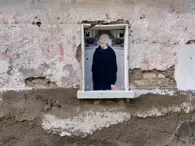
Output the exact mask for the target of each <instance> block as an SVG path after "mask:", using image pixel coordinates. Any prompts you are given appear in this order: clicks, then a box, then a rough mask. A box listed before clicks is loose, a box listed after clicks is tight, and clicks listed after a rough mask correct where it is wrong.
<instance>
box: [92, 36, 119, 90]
mask: <svg viewBox="0 0 195 146" xmlns="http://www.w3.org/2000/svg"><path fill="white" fill-rule="evenodd" d="M110 42H111V40H110V38H109V36H108V35H107V34H103V35H101V36H100V39H99V47H98V48H96V50H95V52H94V54H93V63H92V80H93V90H116V87H115V83H116V80H117V61H116V54H115V52H114V50H113V49H112V48H111V47H110V44H111V43H110Z"/></svg>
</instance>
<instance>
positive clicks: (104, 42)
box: [99, 41, 108, 49]
mask: <svg viewBox="0 0 195 146" xmlns="http://www.w3.org/2000/svg"><path fill="white" fill-rule="evenodd" d="M99 43H100V47H101V48H103V49H106V48H107V47H108V46H107V43H106V41H100V42H99Z"/></svg>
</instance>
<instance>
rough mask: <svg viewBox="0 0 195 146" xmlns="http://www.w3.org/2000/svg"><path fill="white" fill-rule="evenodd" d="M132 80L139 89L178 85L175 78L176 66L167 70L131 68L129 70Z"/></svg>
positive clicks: (168, 87) (133, 84)
mask: <svg viewBox="0 0 195 146" xmlns="http://www.w3.org/2000/svg"><path fill="white" fill-rule="evenodd" d="M129 72H130V73H129V75H130V82H131V83H132V86H134V88H137V89H154V88H164V89H165V88H166V89H175V88H176V87H177V85H176V81H175V79H174V67H170V68H168V69H166V70H163V71H162V70H156V69H155V70H149V71H146V70H141V69H131V70H130V71H129Z"/></svg>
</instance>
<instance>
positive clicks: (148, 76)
mask: <svg viewBox="0 0 195 146" xmlns="http://www.w3.org/2000/svg"><path fill="white" fill-rule="evenodd" d="M143 78H144V79H154V78H156V73H144V74H143Z"/></svg>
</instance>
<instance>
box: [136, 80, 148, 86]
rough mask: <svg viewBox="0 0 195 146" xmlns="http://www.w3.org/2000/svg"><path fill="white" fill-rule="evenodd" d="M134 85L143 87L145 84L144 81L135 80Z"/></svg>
mask: <svg viewBox="0 0 195 146" xmlns="http://www.w3.org/2000/svg"><path fill="white" fill-rule="evenodd" d="M135 84H136V85H137V86H145V85H146V82H145V81H144V80H135Z"/></svg>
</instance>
